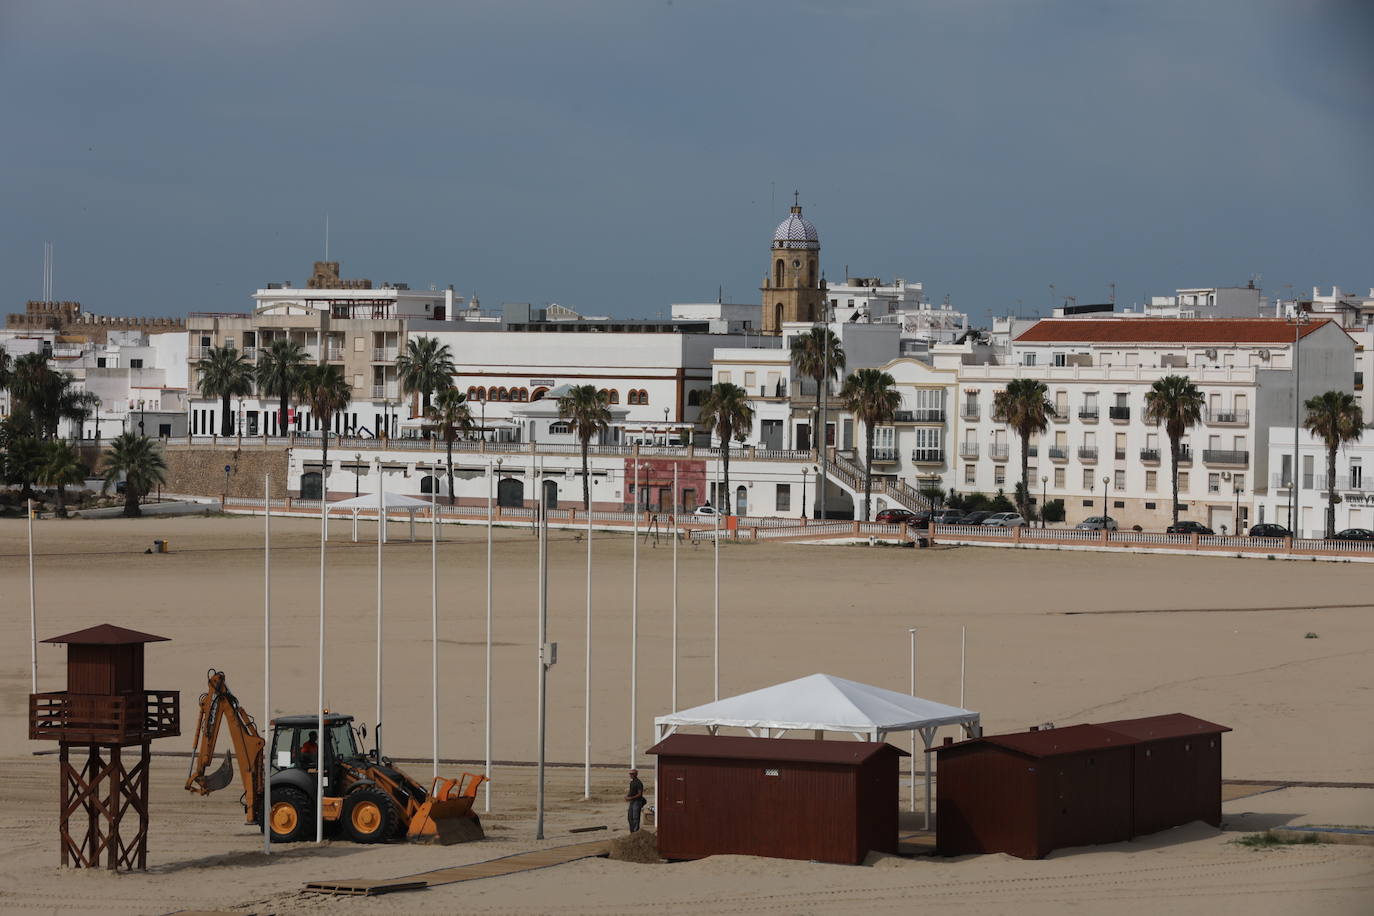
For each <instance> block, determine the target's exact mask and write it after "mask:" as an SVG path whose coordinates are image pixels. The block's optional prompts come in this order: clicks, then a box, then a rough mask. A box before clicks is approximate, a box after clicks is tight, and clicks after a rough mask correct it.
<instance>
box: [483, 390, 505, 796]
mask: <svg viewBox="0 0 1374 916" xmlns="http://www.w3.org/2000/svg"><path fill="white" fill-rule="evenodd" d="M484 409H485V408H484ZM500 473H501V459H500V458H497V459H496V464H494V465H487V649H486V660H487V703H486V705H487V712H486V726H485V730H486V744H487V765H486V769H485V771H484V775H485V776H486V777H487V779H486V781H485V782H484V783H483V784H482V792H483V794H482V812H483V813H484V814H485V813H486V812H488V811H490V810H491V604H492V578H491V528H492V518H493V515H492V512H493V509H492V507H493V506H494V505H495V494H496V476H497V475H498V474H500Z"/></svg>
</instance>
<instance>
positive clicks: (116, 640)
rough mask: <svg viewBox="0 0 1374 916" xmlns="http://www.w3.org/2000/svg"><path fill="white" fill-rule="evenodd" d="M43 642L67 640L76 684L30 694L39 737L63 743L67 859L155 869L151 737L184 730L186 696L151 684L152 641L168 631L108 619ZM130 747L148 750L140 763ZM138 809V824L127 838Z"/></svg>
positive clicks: (84, 864) (71, 680)
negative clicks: (146, 681)
mask: <svg viewBox="0 0 1374 916" xmlns="http://www.w3.org/2000/svg"><path fill="white" fill-rule="evenodd" d="M43 641H44V642H47V643H59V644H61V643H65V644H66V646H67V689H66V690H65V691H62V692H60V693H33V694H30V695H29V740H31V741H43V740H49V741H57V742H59V747H60V749H61V752H60V753H61V767H62V776H61V784H62V809H61V836H62V864H63V865H72V866H74V867H76V868H99V867H100V864H101V858H102V857H104V859H105V867H106V868H110V869H119V868H138V869H143V868H146V867H147V858H148V761H149V756H150V755H149V750H148V749H149V744H150V742H152V740H153V739H154V738H174V737H176V736H177V735H180V734H181V708H180V706H181V704H180V691H176V690H146V689H145V688H144V686H143V645H144V643H150V642H166V641H167V638H166V637H165V636H152V635H150V634H148V633H139V632H137V631H135V630H126V629H125V628H123V627H117V626H113V625H112V624H108V623H106V624H101V625H100V626H96V627H91V628H89V629H86V630H81V631H79V632H76V633H68V634H67V635H65V636H56V637H53V638H52V639H45V640H43ZM126 747H137V748H139V752H138V758H137V760H136V761H133V762H132V766H130V765H128V764H127V763H126V761H125V757H124V754H123V749H124V748H126ZM73 748H75V749H76V763H75V764H73V762H72V749H73ZM83 751H84V754H83ZM83 756H84V760H83V759H82V757H83ZM132 757H133V755H132V754H131V755H130V759H131V760H132ZM130 809H133V811H134V813H136V814H137V815H138V829H137V831H136V832H135V833H134V834H133V835H132V836H129V837H127V838H126V836H125V834H124V833H122V832H121V823H122V821H123V819H124V815H125V814H126V813H127V812H128V811H129V810H130ZM73 815H75V818H73ZM73 820H74V821H75V827H76V832H77V835H78V836H82V831H83V830H84V836H82V838H81V839H80V840H79V841H78V840H77V839H76V838H74V837H73V831H72V827H73Z"/></svg>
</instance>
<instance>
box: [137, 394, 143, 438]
mask: <svg viewBox="0 0 1374 916" xmlns="http://www.w3.org/2000/svg"><path fill="white" fill-rule="evenodd" d="M143 404H144V401H143V399H142V398H139V399H138V435H139V438H142V437H143Z"/></svg>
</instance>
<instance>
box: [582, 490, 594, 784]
mask: <svg viewBox="0 0 1374 916" xmlns="http://www.w3.org/2000/svg"><path fill="white" fill-rule="evenodd" d="M591 492H592V482H591V481H590V480H589V481H587V647H586V653H587V662H586V668H587V670H586V684H585V686H584V688H583V697H582V735H583V738H582V754H583V763H582V797H583V798H591V797H592V499H591Z"/></svg>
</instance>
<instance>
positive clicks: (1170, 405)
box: [1103, 375, 1202, 525]
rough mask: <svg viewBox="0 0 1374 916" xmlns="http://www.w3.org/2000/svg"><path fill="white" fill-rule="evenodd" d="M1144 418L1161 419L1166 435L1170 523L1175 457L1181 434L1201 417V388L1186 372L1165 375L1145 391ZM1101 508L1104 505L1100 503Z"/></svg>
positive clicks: (1175, 481)
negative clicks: (1170, 486) (1169, 462)
mask: <svg viewBox="0 0 1374 916" xmlns="http://www.w3.org/2000/svg"><path fill="white" fill-rule="evenodd" d="M1145 419H1146V421H1147V422H1149V423H1163V424H1164V431H1165V433H1167V434H1168V436H1169V457H1170V459H1171V461H1172V462H1173V466H1172V467H1171V468H1170V472H1169V473H1170V476H1171V478H1172V481H1173V493H1174V504H1173V515H1174V524H1175V525H1177V524H1178V459H1179V455H1180V454H1181V449H1180V447H1179V442H1180V441H1181V440H1182V439H1183V434H1184V433H1186V432H1187V431H1188V430H1189V429H1190V428H1191V427H1193V426H1196V425H1197V424H1198V423H1199V422H1201V421H1202V392H1201V391H1198V388H1197V386H1196V385H1194V384H1193V381H1192V379H1190V378H1188V377H1187V376H1186V375H1166V376H1164V378H1162V379H1158V380H1156V381H1155V383H1154V384H1153V385H1151V386H1150V390H1149V391H1147V392H1145ZM1103 508H1104V511H1105V508H1106V507H1103Z"/></svg>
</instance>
